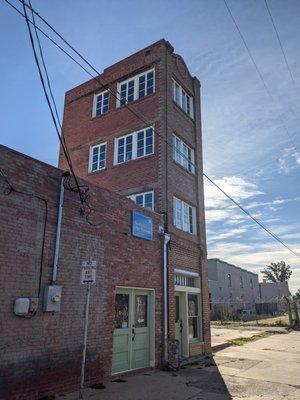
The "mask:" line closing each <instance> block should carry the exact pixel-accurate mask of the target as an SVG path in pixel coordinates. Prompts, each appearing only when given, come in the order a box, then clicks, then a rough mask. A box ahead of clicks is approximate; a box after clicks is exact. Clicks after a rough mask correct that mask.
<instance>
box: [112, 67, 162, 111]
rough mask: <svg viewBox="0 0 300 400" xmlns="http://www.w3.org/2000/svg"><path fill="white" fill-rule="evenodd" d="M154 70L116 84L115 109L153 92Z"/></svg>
mask: <svg viewBox="0 0 300 400" xmlns="http://www.w3.org/2000/svg"><path fill="white" fill-rule="evenodd" d="M154 75H155V74H154V69H151V70H149V71H146V72H143V73H141V74H139V75H136V76H134V77H132V78H129V79H127V80H126V81H123V82H120V83H118V97H119V98H118V100H117V107H120V106H123V105H125V104H127V103H130V102H132V101H134V100H137V99H140V98H141V97H145V96H148V95H149V94H152V93H153V92H154V91H155V83H154V78H155V76H154Z"/></svg>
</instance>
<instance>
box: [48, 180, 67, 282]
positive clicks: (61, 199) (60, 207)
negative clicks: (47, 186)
mask: <svg viewBox="0 0 300 400" xmlns="http://www.w3.org/2000/svg"><path fill="white" fill-rule="evenodd" d="M68 175H69V172H64V173H63V174H62V177H61V181H60V194H59V205H58V214H57V224H56V238H55V250H54V262H53V272H52V282H51V283H52V285H53V284H55V282H56V278H57V270H58V257H59V246H60V234H61V221H62V214H63V206H64V193H65V187H64V180H65V178H66V177H67V176H68Z"/></svg>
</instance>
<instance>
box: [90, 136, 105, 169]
mask: <svg viewBox="0 0 300 400" xmlns="http://www.w3.org/2000/svg"><path fill="white" fill-rule="evenodd" d="M105 167H106V143H101V144H98V145H97V146H92V147H91V148H90V162H89V171H90V172H94V171H100V170H102V169H105Z"/></svg>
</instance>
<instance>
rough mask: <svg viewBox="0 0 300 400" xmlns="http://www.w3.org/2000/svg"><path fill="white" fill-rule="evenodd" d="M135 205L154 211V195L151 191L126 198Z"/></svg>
mask: <svg viewBox="0 0 300 400" xmlns="http://www.w3.org/2000/svg"><path fill="white" fill-rule="evenodd" d="M128 197H129V198H130V199H131V200H132V201H134V202H135V204H137V205H139V206H141V207H144V208H147V209H148V210H152V211H153V210H154V194H153V190H151V191H150V192H143V193H136V194H132V195H130V196H128Z"/></svg>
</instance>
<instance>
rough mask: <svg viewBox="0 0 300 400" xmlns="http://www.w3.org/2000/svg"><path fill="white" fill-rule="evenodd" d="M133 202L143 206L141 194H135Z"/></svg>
mask: <svg viewBox="0 0 300 400" xmlns="http://www.w3.org/2000/svg"><path fill="white" fill-rule="evenodd" d="M135 204H137V205H139V206H143V196H142V195H137V196H135Z"/></svg>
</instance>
